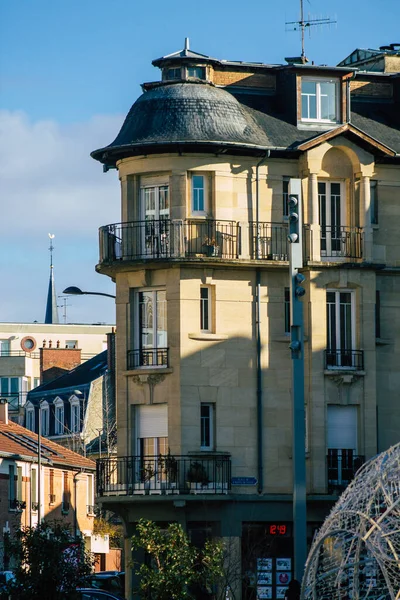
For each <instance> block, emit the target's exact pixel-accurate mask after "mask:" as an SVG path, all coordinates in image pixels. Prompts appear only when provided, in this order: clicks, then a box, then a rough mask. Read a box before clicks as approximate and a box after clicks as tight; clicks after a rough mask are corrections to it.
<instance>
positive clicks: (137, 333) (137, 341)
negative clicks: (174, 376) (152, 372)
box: [134, 287, 168, 368]
mask: <svg viewBox="0 0 400 600" xmlns="http://www.w3.org/2000/svg"><path fill="white" fill-rule="evenodd" d="M145 292H146V293H148V292H150V293H151V294H152V308H153V328H152V330H153V331H152V333H153V345H152V346H151V347H150V346H144V345H143V344H142V339H141V337H142V336H141V329H142V325H141V323H140V319H141V312H140V303H139V298H140V294H141V293H145ZM158 292H165V293H166V289H165V288H162V287H159V288H140V289H137V290H135V295H134V308H135V327H134V348H135V350H139V351H141V350H149V351H150V350H155V351H157V350H159V349H163V348H168V313H167V315H166V328H165V343H164V344H162V345H159V344H158V339H157V337H158V323H157V319H158V315H157V293H158ZM165 303H166V305H167V298H166V297H165ZM165 310H166V311H167V310H168V307H167V306H166V307H165ZM156 362H157V361H156ZM154 366H155V367H157V368H160V367H162V366H165V367H167V365H157V364H155V365H154ZM143 367H144V368H151V365H143ZM139 368H140V367H139Z"/></svg>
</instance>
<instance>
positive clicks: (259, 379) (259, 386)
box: [256, 150, 270, 494]
mask: <svg viewBox="0 0 400 600" xmlns="http://www.w3.org/2000/svg"><path fill="white" fill-rule="evenodd" d="M269 155H270V151H269V150H267V152H266V153H265V156H263V158H262V159H261V160H260V161H259V162H258V163H257V165H256V259H258V258H259V237H260V232H259V221H260V214H259V213H260V202H259V199H260V198H259V196H260V191H259V168H260V166H261V165H262V163H263V162H264V161H266V160H267V158H269ZM260 283H261V272H260V269H259V268H258V267H257V268H256V341H257V470H258V473H257V475H258V477H257V479H258V488H257V490H258V493H259V494H262V492H263V487H264V476H263V472H264V465H263V420H262V410H263V401H262V400H263V394H262V373H261V324H260V303H261V299H260V289H261V285H260Z"/></svg>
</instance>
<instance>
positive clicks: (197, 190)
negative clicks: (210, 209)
mask: <svg viewBox="0 0 400 600" xmlns="http://www.w3.org/2000/svg"><path fill="white" fill-rule="evenodd" d="M205 210H206V209H205V177H204V175H192V213H200V214H204V212H205Z"/></svg>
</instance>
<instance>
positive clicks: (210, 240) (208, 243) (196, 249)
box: [99, 219, 238, 263]
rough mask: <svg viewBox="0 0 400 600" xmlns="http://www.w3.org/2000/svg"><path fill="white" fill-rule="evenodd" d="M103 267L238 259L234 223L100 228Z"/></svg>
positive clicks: (209, 221) (164, 222)
mask: <svg viewBox="0 0 400 600" xmlns="http://www.w3.org/2000/svg"><path fill="white" fill-rule="evenodd" d="M99 234H100V263H110V262H114V261H119V260H121V261H136V260H165V259H168V260H169V259H173V258H175V259H182V258H204V257H208V258H223V259H233V258H237V256H238V225H237V223H235V222H234V221H216V220H213V219H207V220H203V221H197V220H193V219H186V220H180V219H173V220H171V219H162V220H158V221H157V220H153V219H152V220H148V221H133V222H131V223H116V224H114V225H106V226H105V227H100V231H99Z"/></svg>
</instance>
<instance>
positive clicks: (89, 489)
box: [87, 475, 94, 514]
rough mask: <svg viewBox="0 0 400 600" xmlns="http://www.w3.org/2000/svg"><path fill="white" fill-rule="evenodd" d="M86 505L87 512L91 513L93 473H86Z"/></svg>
mask: <svg viewBox="0 0 400 600" xmlns="http://www.w3.org/2000/svg"><path fill="white" fill-rule="evenodd" d="M87 505H88V507H89V506H90V508H88V511H87V512H88V513H90V514H92V512H93V505H94V488H93V475H87Z"/></svg>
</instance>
